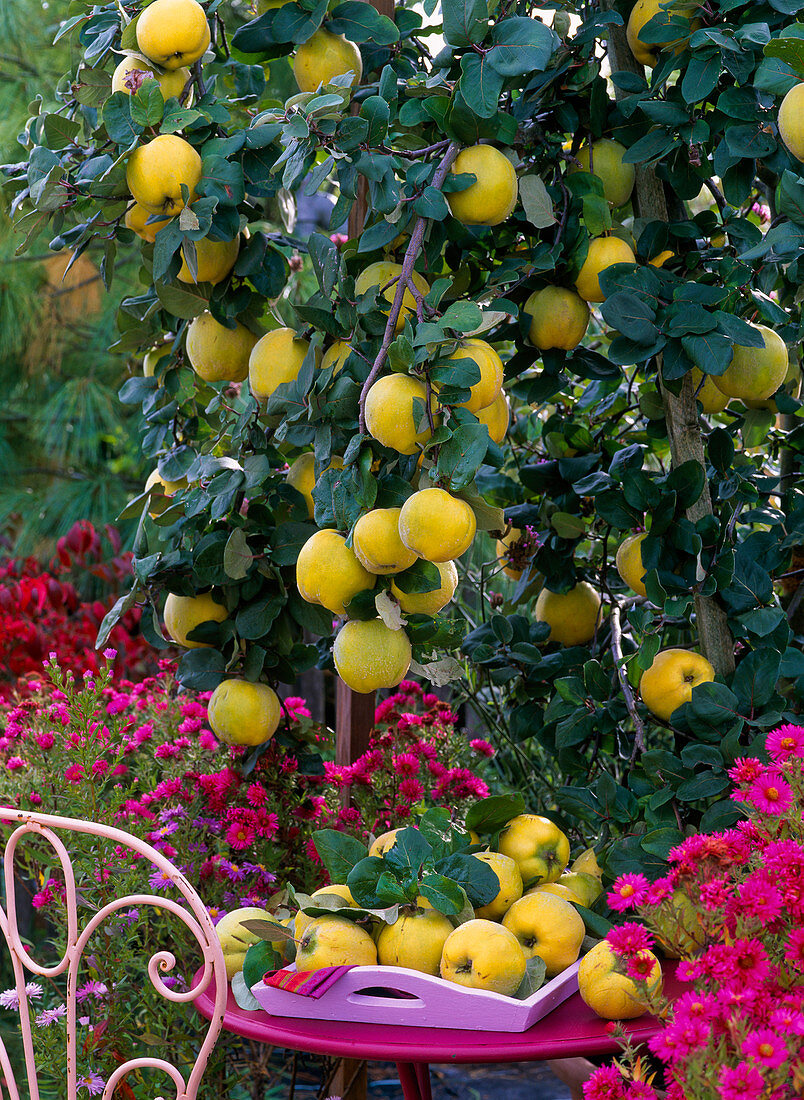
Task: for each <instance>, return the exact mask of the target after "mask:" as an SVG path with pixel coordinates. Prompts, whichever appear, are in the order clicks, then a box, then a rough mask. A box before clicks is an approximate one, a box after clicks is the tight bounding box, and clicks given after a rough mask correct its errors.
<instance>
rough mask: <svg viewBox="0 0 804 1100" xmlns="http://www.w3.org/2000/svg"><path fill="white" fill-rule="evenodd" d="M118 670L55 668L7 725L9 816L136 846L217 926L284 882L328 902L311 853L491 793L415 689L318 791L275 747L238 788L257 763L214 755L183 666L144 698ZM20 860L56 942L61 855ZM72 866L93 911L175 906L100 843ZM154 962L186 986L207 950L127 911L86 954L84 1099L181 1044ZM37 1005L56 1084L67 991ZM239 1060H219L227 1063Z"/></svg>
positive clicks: (4, 720) (41, 995)
mask: <svg viewBox="0 0 804 1100" xmlns="http://www.w3.org/2000/svg"><path fill="white" fill-rule="evenodd" d="M114 659H115V654H114V651H113V650H107V651H105V654H104V662H103V667H102V668H101V669H100V670H99V671H98V672H95V671H87V672H86V673H85V674H84V677H83V682H82V683H81V684H78V683H77V682H76V680H75V677H74V675H73V673H72V672H71V671H69V670H68V671H66V672H62V671H61V669H60V668H59V667H58V666H55V665H51V666H49V669H48V672H49V676H50V679H49V680H48V681H47V682H44V683H40V684H38V685H37V686H36V687H35V688H32V689H31V691H30V692H29V694H27V695H26V696H25V697H24V698H22V699H20V700H18V701H17V702H16V703H15V704H14V705H7V706H6V708H5V710H4V711H0V725H2V733H0V800H2V803H3V804H5V805H13V806H16V807H21V808H23V809H37V810H41V811H43V812H55V813H59V814H63V815H67V816H72V817H78V818H87V819H91V820H100V821H103V822H105V823H107V824H115V825H118V826H121V827H123V828H125V829H127V830H128V831H130V832H132V833H135V834H137V835H139V836H141V837H142V838H143V839H145V840H148V841H149V842H150V843H151V844H153V846H154V847H155V848H157V849H158V850H159V851H160V852H162V854H164V855H165V856H166V857H167V858H169V859H170V860H171V861H172V862H174V863H175V864H176V865H177V866H179V867H180V868H181V869H182V870H183V871H184V872H185V874H186V875H187V877H188V878H189V879H190V881H191V882H192V883H193V885H195V886H196V888H197V889H198V891H199V893H200V894H201V896H202V898H203V899H204V901H205V903H206V904H207V905H208V908H209V911H210V914H211V915H212V917H213V920H218V919H219V918H220V917H221V916H222V915H223V914H224V912H226V911H227V910H228V909H231V908H237V907H239V906H242V905H255V904H260V903H266V902H267V901H268V899H269V897H270V896H271V895H272V894H273V893H275V892H276V891H277V890H278V888H279V887H280V886H281V885H282V883H284V882H285V881H292V882H293V884H294V885H295V886H297V887H304V888H305V889H307V890H311V889H313V888H314V887H316V886H319V885H321V884H322V883H323V882H324V881H325V872H324V869H323V867H322V866H321V864H320V862H319V861H318V857H317V854H316V852H315V849H314V847H313V845H312V841H311V837H312V833H313V832H314V831H315V830H316V829H318V828H320V827H322V826H328V827H330V828H337V829H343V830H349V831H350V832H355V833H357V834H358V835H360V836H362V837H363V838H366V839H367V838H368V835H369V834H370V833H371V832H378V831H381V830H383V829H385V828H387V827H388V826H390V825H392V824H394V823H397V822H399V821H401V820H404V819H406V818H408V817H409V816H410V815H411V813H412V811H413V810H414V809H415V808H416V807H417V806H420V805H423V804H425V803H429V804H441V805H446V806H448V807H450V808H451V809H453V810H455V811H460V810H461V808H462V806H463V805H464V804H465V803H466V802H467V801H469V800H474V799H475V798H477V797H479V796H482V795H484V794H486V793H488V788H487V787H486V785H485V783H484V782H483V781H482V780H481V779H479V778H478V777H477V776H476V775H475V774H474V773H473V771H472V770H470V767H469V765H470V764H478V763H481V762H483V761H484V760H485V759H486V758H487V757H488V756H490V755H492V754H493V750H492V749H491V747H490V746H489V745H488V744H487V743H486V742H483V741H479V740H477V741H473V742H471V744H467V742H466V739H465V737H464V736H462V735H461V734H460V733H459V732H458V730H457V729H456V716H455V715H454V714H453V713H452V711H451V710H450V708H449V706H448V705H447V704H445V703H443V702H441V701H440V700H439V699H437V697H436V696H434V695H429V694H425V693H423V692H422V689H421V688H419V687H418V685H416V684H412V683H407V682H406V683H403V684H402V685H400V688H399V691H398V692H397V693H396V694H395V695H394V696H392V697H391V698H390V699H387V700H386V701H385V702H384V703H382V704H381V705H380V707H379V708H378V710H377V728H376V731H375V734H374V737H373V738H372V740H371V743H370V747H369V749H368V751H367V752H366V753H365V754H364V755H363V756H362V757H360V758H359V759H358V760H357V761H356V762H355V763H354V764H352V765H351V766H349V767H341V766H335V765H333V764H332V763H331V762H329V761H327V762H325V763H324V765H323V774H320V770H319V772H318V773H313V774H309V773H308V772H306V771H305V767H306V766H307V761H309V760H310V757H309V756H308V757H305V756H303V755H302V754H299V755H296V756H294V755H290V754H289V753H288V752H287V750H285V749H283V748H281V747H280V746H279V745H277V744H274V743H271V744H269V745H268V746H267V749H266V751H265V752H264V753H263V754H262V755H261V756H260V757H259V758H258V759H257V760H256V763H255V764H254V766H253V768H252V770H251V771H250V772H249V773H248V774H244V773H245V770H246V769H245V768H244V767H242V766H241V765H243V764H244V763H247V762H248V761H249V760H250V759H251V758H246V759H244V753H245V750H243V749H239V748H227V747H224V746H222V745H220V744H219V742H218V741H217V739H216V738H215V737H214V735H213V734H212V732H211V731H210V730H209V728H208V727H207V724H206V719H207V708H206V703H207V699H208V695H203V694H201V695H188V694H182V695H179V694H178V693H177V691H176V684H175V681H174V679H173V675H172V671H173V666H172V664H171V662H169V661H165V662H162V663H161V667H160V669H159V672H158V674H157V675H156V676H153V677H150V678H147V679H145V680H143V681H142V682H141V683H137V684H135V683H133V682H131V681H129V680H124V679H113V677H112V674H111V663H112V662H113V661H114ZM284 702H285V707H286V710H287V713H288V716H289V719H290V721H291V723H292V724H293V726H294V732H295V733H296V734H298V740H299V741H309V742H311V743H312V744H313V745H314V746H315V747H316V748H317V749H318V750H319V751H320V752H321V754H322V755H325V756H326V755H331V752H332V745H331V741H330V738H329V735H328V733H327V731H325V730H322V729H320V728H319V727H316V726H315V725H314V723H313V722H312V721H311V719H310V715H309V711H308V710H307V708H306V707H305V706H304V701H303V700H302V699H298V698H290V699H286V700H285V701H284ZM2 765H4V766H2ZM345 790H349V792H350V794H351V796H352V799H353V805H352V806H350V807H344V805H343V793H344V791H345ZM24 848H25V851H24V853H23V852H22V851H20V853H19V855H20V856H21V857H22V869H23V870H24V871H27V872H28V874H29V876H31V877H33V878H34V881H35V886H36V888H35V891H34V894H33V898H32V901H33V906H34V908H35V909H36V910H37V911H38V912H39V913H40V915H41V917H43V918H49V919H50V920H51V921H52V926H53V928H55V929H56V937H55V938H56V941H57V942H58V930H59V929H60V928H62V927H63V924H64V921H63V911H64V892H63V882H62V881H61V878H60V874H59V873H56V872H54V871H52V870H47V868H48V867H52V864H53V858H52V853H50V852H49V850H47V849H41V848H40V849H38V850H37V848H36V845H35V844H32V845H31V847H30V849H29V847H28V845H27V844H26V845H25V846H24ZM77 851H78V857H79V858H78V860H77V862H76V869H77V871H78V872H80V873H79V874H78V876H77V884H78V886H79V891H80V896H81V897H82V898H84V897H85V898H86V904H87V905H92V906H93V907H99V906H102V905H104V904H106V902H108V901H109V900H111V899H112V898H113V897H119V896H121V895H122V894H128V893H136V892H145V893H157V894H160V893H161V894H165V895H167V894H168V893H171V896H173V897H174V898H175V897H176V894H175V892H173V891H172V883H171V880H170V877H169V876H167V875H165V874H164V873H163V872H161V871H160V870H158V869H157V868H156V867H155V866H153V865H151V864H147V863H146V862H145V861H143V860H139V859H132V858H131V856H130V855H129V854H127V853H123V852H120V851H116V850H114V849H113V848H112V847H111V846H110V845H105V846H104V845H102V844H101V843H100V842H98V841H96V840H93V841H91V842H90V841H86V842H85V843H83V844H82V843H79V844H78V845H77ZM43 868H44V869H45V870H43ZM280 880H281V881H280ZM177 936H178V941H177V940H176V938H175V937H177ZM185 941H186V942H185ZM177 943H178V946H177ZM160 948H169V949H170V950H171V951H173V952H174V954H176V956H177V958H178V959H179V960H180V961H179V966H178V969H177V971H174V972H173V973H172V974H171V975H170V976H169V977H168V979H167V981H168V983H171V982H172V983H176V984H178V985H179V986H183V985H184V984H186V981H187V980H188V979H189V977H190V974H191V972H192V971H191V970H190V969H189V968H190V967H192V966H193V965H197V961H198V955H197V949H195V948H194V946H193V944H192V942H191V941H189V939H188V938H187V937H186V936H184V937H183V934H182V931H181V930H177V928H176V921H175V920H172V919H171V918H168V917H166V916H165V915H164V914H160V913H159V912H146V910H145V908H144V907H143V908H142V910H141V911H133V910H128V909H127V910H125V911H122V912H121V913H120V914H119V915H118V916H117V917H115V918H114V919H112V920H110V921H109V922H108V924H107V925H105V926H104V945H103V951H99V950H97V949H96V951H95V953H94V954H93V953H91V952H90V955H89V957H88V969H87V974H86V975H85V976H84V977H85V980H86V983H88V984H85V985H82V990H85V994H82V996H84V999H85V1000H86V1002H87V1003H86V1013H85V1015H84V1016H82V1017H81V1019H82V1021H83V1022H82V1024H81V1026H82V1028H84V1029H85V1030H84V1033H83V1036H82V1038H83V1047H82V1049H83V1054H84V1062H85V1064H82V1072H84V1073H85V1080H84V1085H83V1087H84V1088H85V1089H86V1091H87V1093H88V1094H89V1095H93V1094H94V1092H97V1093H100V1092H101V1091H102V1089H103V1082H104V1081H105V1080H106V1079H107V1078H108V1074H109V1073H110V1072H111V1070H112V1069H113V1068H114V1066H115V1065H116V1064H118V1063H119V1061H120V1060H121V1059H122V1058H126V1057H131V1056H132V1054H133V1053H134V1052H135V1051H139V1052H140V1053H142V1044H143V1043H146V1044H147V1043H148V1042H149V1039H148V1036H151V1037H152V1036H154V1035H160V1034H164V1035H168V1034H171V1033H173V1032H175V1020H174V1021H173V1025H174V1026H171V1023H170V1014H171V1012H175V1010H174V1009H170V1008H168V1007H166V1006H165V1003H164V1002H163V1001H161V999H160V998H158V996H157V995H156V994H155V993H154V991H153V990H151V988H150V986H149V985H148V983H147V982H146V983H145V986H144V991H143V980H142V979H143V970H144V965H145V959H146V958H147V957H148V956H149V955H150V954H152V953H153V952H154V951H155V950H158V949H160ZM182 960H184V963H185V964H186V965H183V964H182ZM34 995H35V996H36V998H37V1000H38V1001H40V1002H41V1008H40V1009H39V1011H38V1012H37V1015H36V1017H35V1022H36V1024H37V1028H36V1038H37V1047H38V1050H39V1055H40V1058H41V1059H42V1066H43V1067H44V1068H43V1070H42V1072H43V1073H47V1072H51V1073H52V1074H54V1075H56V1074H58V1072H59V1067H60V1066H61V1064H62V1061H63V1036H61V1035H60V1034H59V1029H58V1028H57V1027H54V1026H53V1025H55V1024H57V1023H58V1021H59V1020H60V1019H61V1017H62V1016H63V1014H64V1006H63V991H62V992H60V991H59V990H57V989H56V988H55V987H53V988H51V987H48V988H47V989H45V990H44V991H42V990H41V989H40V991H39V992H38V993H37V992H36V991H34V994H32V996H34ZM14 1000H15V995H14V993H13V991H9V992H7V993H6V994H2V995H0V1007H7V1008H12V1007H15V1004H14V1003H13V1002H14ZM37 1007H38V1005H37ZM197 1027H198V1021H197V1020H195V1019H194V1018H193V1016H192V1014H191V1013H188V1014H187V1017H186V1019H185V1021H184V1028H183V1029H181V1033H182V1035H183V1036H184V1040H185V1045H184V1046H183V1047H181V1048H180V1050H179V1052H178V1053H179V1054H180V1055H181V1053H182V1051H184V1055H186V1057H187V1058H188V1059H189V1058H190V1057H191V1055H192V1052H193V1050H194V1047H193V1036H194V1035H197V1034H198V1032H197ZM160 1029H162V1030H160ZM227 1049H228V1048H227V1047H226V1045H225V1044H224V1046H223V1047H222V1048H221V1053H220V1057H221V1058H223V1057H225V1056H226V1050H227ZM221 1073H223V1070H222V1069H220V1068H219V1069H217V1070H215V1071H214V1072H213V1074H212V1077H211V1080H215V1086H214V1088H215V1090H216V1091H215V1092H214V1093H213V1092H211V1093H210V1095H229V1093H227V1092H225V1091H223V1083H224V1079H223V1077H221V1076H220V1074H221ZM216 1078H217V1079H216ZM126 1087H127V1088H128V1089H129V1090H130V1091H129V1092H128V1093H125V1090H124V1091H123V1092H121V1093H120V1095H121V1097H124V1100H135V1098H136V1100H140V1096H141V1095H142V1097H143V1100H144V1097H145V1096H146V1095H147V1096H148V1097H149V1100H150V1096H151V1093H148V1092H147V1091H146V1092H142V1093H141V1092H140V1091H138V1089H139V1087H140V1086H139V1085H138V1084H137V1083H136V1082H133V1081H132V1082H131V1083H129V1084H127V1086H126Z"/></svg>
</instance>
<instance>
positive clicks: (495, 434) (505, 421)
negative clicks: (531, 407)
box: [476, 390, 511, 443]
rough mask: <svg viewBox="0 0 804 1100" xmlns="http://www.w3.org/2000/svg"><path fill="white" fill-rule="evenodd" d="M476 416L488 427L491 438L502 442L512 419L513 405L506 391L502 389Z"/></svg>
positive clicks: (496, 441)
mask: <svg viewBox="0 0 804 1100" xmlns="http://www.w3.org/2000/svg"><path fill="white" fill-rule="evenodd" d="M476 416H477V419H478V420H479V421H480V423H481V424H485V425H486V427H487V428H488V430H489V436H490V437H491V439H492V440H493V441H494V442H495V443H502V441H503V440H504V439H505V433H506V432H507V431H508V425H509V423H510V421H511V406H510V405H509V403H508V398H507V396H506V395H505V393H504V392H503V391H502V390H501V391H500V393H499V394H498V395H497V397H496V398H495V400H494V401H493V402H492V403H491V404H490V405H489V406H488V407H487V408H485V409H481V410H480V412H479V413H477V414H476Z"/></svg>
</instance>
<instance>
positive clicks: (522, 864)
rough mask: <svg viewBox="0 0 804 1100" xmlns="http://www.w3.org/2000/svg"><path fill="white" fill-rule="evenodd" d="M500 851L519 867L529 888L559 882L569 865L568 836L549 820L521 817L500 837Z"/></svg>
mask: <svg viewBox="0 0 804 1100" xmlns="http://www.w3.org/2000/svg"><path fill="white" fill-rule="evenodd" d="M497 847H498V849H499V851H500V852H502V854H503V855H505V856H510V858H511V859H513V860H514V862H515V863H516V865H517V866H518V867H519V873H520V875H521V876H522V882H523V883H524V884H525V887H526V888H529V887H530V886H539V885H541V883H543V882H556V881H557V880H558V878H559V877H560V876H561V874H562V872H563V871H564V869H565V867H566V866H567V863H568V862H569V853H570V845H569V841H568V840H567V838H566V836H565V835H564V833H562V831H561V830H560V829H559V827H558V826H557V825H554V824H553V822H552V821H550V819H549V818H546V817H541V816H539V815H538V814H519V815H518V816H517V817H514V818H512V819H511V820H510V821H509V822H508V824H507V825H506V826H505V828H504V829H503V831H502V833H501V834H500V843H499V844H498V845H497Z"/></svg>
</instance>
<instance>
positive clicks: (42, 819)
mask: <svg viewBox="0 0 804 1100" xmlns="http://www.w3.org/2000/svg"><path fill="white" fill-rule="evenodd" d="M0 822H5V823H7V824H9V825H12V826H13V825H15V824H16V825H17V826H18V827H17V828H16V829H14V831H13V833H12V834H11V837H10V838H9V840H8V842H7V844H6V846H5V851H4V853H3V865H4V866H3V873H4V876H5V889H6V904H7V907H8V908H7V911H3V909H2V908H1V907H0V931H2V933H3V935H4V937H5V940H6V943H7V945H8V949H9V951H10V953H11V961H12V965H13V968H14V982H15V986H16V991H17V995H18V997H19V1006H20V1029H21V1033H22V1042H23V1049H24V1051H25V1072H26V1079H27V1083H28V1090H29V1092H30V1096H31V1100H39V1087H38V1085H37V1071H36V1065H35V1063H34V1050H33V1041H32V1033H31V1012H30V1008H29V1002H28V997H27V994H26V992H25V986H26V982H27V980H28V976H29V975H30V974H35V975H38V976H39V977H43V978H55V977H57V976H59V975H61V974H64V973H65V972H66V974H67V996H66V1001H65V1004H66V1009H67V1012H66V1015H65V1023H66V1026H67V1065H66V1075H65V1080H66V1092H65V1094H64V1096H65V1100H77V1075H78V1067H77V1031H76V988H77V975H78V967H79V965H80V963H81V957H82V954H83V952H84V949H85V948H86V946H87V942H88V941H89V938H90V936H91V935H92V933H93V932H94V931H95V930H96V929H97V928H98V927H99V926H100V925H101V924H102V923H103V922H104V921H105V920H107V919H108V918H109V916H110V915H111V914H112V913H114V912H117V911H118V910H120V909H126V908H129V907H131V906H141V905H154V906H157V907H159V908H160V909H165V910H168V911H169V912H170V913H173V914H174V915H175V916H176V917H178V918H179V919H180V920H181V921H183V923H184V924H185V925H186V926H187V927H188V928H189V929H190V931H191V933H192V934H193V936H194V937H195V939H196V941H197V942H198V945H199V947H200V949H201V953H202V955H203V959H204V968H203V977H202V979H201V981H200V982H199V983H198V984H197V985H196V986H195V987H194V988H193V989H190V990H187V991H185V992H179V991H178V990H174V989H169V988H168V987H167V986H166V985H165V984H164V982H163V981H162V978H161V977H160V972H161V973H166V972H168V971H170V970H172V969H173V967H174V966H175V965H176V958H175V956H174V955H172V954H171V953H170V952H169V951H158V952H156V953H155V954H154V955H152V956H151V958H150V960H149V962H148V975H149V977H150V979H151V982H152V984H153V986H154V988H155V989H156V990H157V991H158V992H159V993H160V994H161V996H163V997H164V998H165V999H166V1000H169V1001H172V1002H174V1003H176V1004H184V1003H187V1002H192V1001H194V1000H195V999H196V998H197V997H198V996H199V995H200V994H201V993H202V991H203V990H205V989H207V987H208V986H209V985H210V982H211V981H212V980H213V979H214V984H215V1010H214V1013H213V1014H211V1015H212V1019H211V1021H210V1025H209V1028H208V1030H207V1033H206V1035H205V1037H204V1041H203V1043H202V1045H201V1049H200V1050H199V1052H198V1056H197V1058H196V1061H195V1064H194V1066H193V1068H192V1070H191V1072H190V1075H189V1077H188V1078H187V1080H186V1081H185V1079H184V1076H183V1074H182V1073H181V1072H180V1071H179V1070H178V1069H177V1068H176V1067H175V1066H174V1065H172V1064H171V1063H170V1062H166V1061H164V1060H163V1059H162V1058H151V1057H141V1058H140V1057H137V1058H132V1059H129V1060H128V1061H127V1062H125V1063H124V1064H123V1065H120V1066H118V1067H117V1069H115V1071H114V1072H113V1073H112V1075H111V1076H110V1077H109V1079H108V1081H107V1082H106V1086H105V1088H104V1090H103V1094H102V1097H101V1100H110V1098H111V1096H112V1094H113V1092H114V1090H115V1088H116V1086H117V1085H118V1084H119V1083H120V1081H122V1080H123V1079H124V1078H125V1077H126V1075H127V1074H128V1073H130V1072H131V1071H132V1070H136V1069H146V1068H148V1069H157V1070H161V1071H162V1072H163V1073H164V1074H166V1075H167V1077H169V1078H170V1080H171V1081H172V1082H173V1084H174V1085H175V1088H176V1100H196V1097H197V1095H198V1088H199V1085H200V1083H201V1079H202V1077H203V1075H204V1071H205V1069H206V1067H207V1063H208V1061H209V1057H210V1055H211V1053H212V1050H213V1047H214V1046H215V1043H216V1041H217V1038H218V1035H219V1033H220V1030H221V1025H222V1023H223V1015H224V1011H225V1008H226V995H227V983H226V964H225V963H224V959H223V952H222V951H221V947H220V943H219V941H218V937H217V935H216V933H215V928H214V926H213V924H212V921H211V920H210V917H209V914H208V913H207V911H206V908H205V907H204V903H203V902H202V901H201V898H200V897H199V896H198V894H197V893H196V891H195V890H194V889H193V887H192V886H191V885H190V883H189V882H188V881H187V879H186V878H185V877H184V875H183V874H182V873H181V871H179V870H178V869H177V868H176V867H174V866H173V864H172V863H170V861H169V860H167V859H166V858H165V857H164V856H163V855H161V854H160V853H159V852H158V851H157V850H156V849H155V848H152V847H151V845H150V844H146V843H144V841H142V840H138V839H137V838H136V837H133V836H131V835H130V834H129V833H125V832H123V831H122V830H120V829H113V828H110V827H108V826H106V825H99V824H97V823H95V822H91V821H79V820H76V819H74V818H68V817H55V816H51V815H49V814H38V813H29V812H27V811H22V810H14V809H10V808H8V807H0ZM31 833H33V834H36V835H38V836H41V837H44V838H45V839H46V840H47V841H48V843H49V844H50V845H51V847H52V848H53V850H54V852H55V854H56V856H57V857H58V860H59V863H60V864H61V870H62V874H63V876H64V887H65V901H66V906H67V946H66V949H65V952H64V955H63V956H62V958H61V959H59V961H58V962H57V963H55V964H54V965H52V966H43V965H40V964H39V963H37V962H36V961H35V960H34V959H32V958H31V956H30V955H29V954H28V952H27V951H26V949H25V947H24V946H23V944H22V941H21V939H20V934H19V930H18V927H17V912H16V903H15V884H14V860H15V852H16V849H17V845H18V843H19V841H20V840H21V838H22V837H23V836H25V835H26V834H31ZM59 833H82V834H85V835H88V836H95V837H101V838H104V839H106V840H110V841H112V842H113V843H114V844H118V845H121V846H123V847H126V848H129V849H131V850H132V851H133V852H137V853H138V854H139V855H141V856H144V857H145V858H146V859H147V860H148V861H149V862H150V863H152V864H154V865H155V866H156V867H157V868H159V870H160V871H164V872H165V873H166V874H168V875H170V877H171V879H172V880H173V882H174V883H175V885H176V887H177V889H178V891H179V892H180V893H181V895H182V897H183V899H184V902H185V903H186V905H181V904H179V902H178V901H174V900H173V899H171V898H167V897H158V896H155V895H153V894H131V895H128V896H127V897H122V898H116V899H115V900H114V901H112V902H110V903H109V904H108V905H105V906H104V907H103V908H102V909H100V910H98V911H97V912H94V913H92V914H91V917H90V919H89V920H88V921H87V922H86V924H85V926H84V927H83V928H79V923H78V905H77V899H76V883H75V874H74V870H73V865H72V861H71V859H70V855H69V853H68V851H67V848H66V846H65V844H64V843H63V841H62V840H61V839H60V837H59V835H58V834H59ZM0 1071H2V1076H5V1081H6V1089H7V1093H8V1097H9V1100H20V1091H19V1087H18V1083H17V1080H18V1079H17V1078H16V1077H15V1070H14V1068H13V1067H12V1065H11V1062H10V1060H9V1057H8V1053H7V1050H6V1048H5V1046H4V1044H3V1042H2V1039H0ZM20 1080H21V1078H20ZM3 1095H5V1094H4V1093H3V1089H2V1087H1V1086H0V1096H3ZM165 1100H169V1098H167V1097H166V1098H165Z"/></svg>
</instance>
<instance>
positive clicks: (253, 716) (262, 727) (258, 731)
mask: <svg viewBox="0 0 804 1100" xmlns="http://www.w3.org/2000/svg"><path fill="white" fill-rule="evenodd" d="M207 712H208V717H209V724H210V726H211V727H212V732H213V733H214V734H215V736H216V737H217V738H218V740H219V741H223V742H225V743H226V744H227V745H263V744H265V742H266V741H269V740H270V739H271V738H272V737H273V735H274V734H275V733H276V730H277V728H278V726H279V722H280V719H281V718H282V704H281V703H280V702H279V696H278V695H277V694H276V692H275V691H274V689H273V688H271V687H269V686H268V685H267V684H252V683H250V682H249V681H248V680H224V681H223V683H220V684H218V686H217V687H216V688H215V690H214V691H213V693H212V697H211V699H210V700H209V704H208V707H207Z"/></svg>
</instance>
